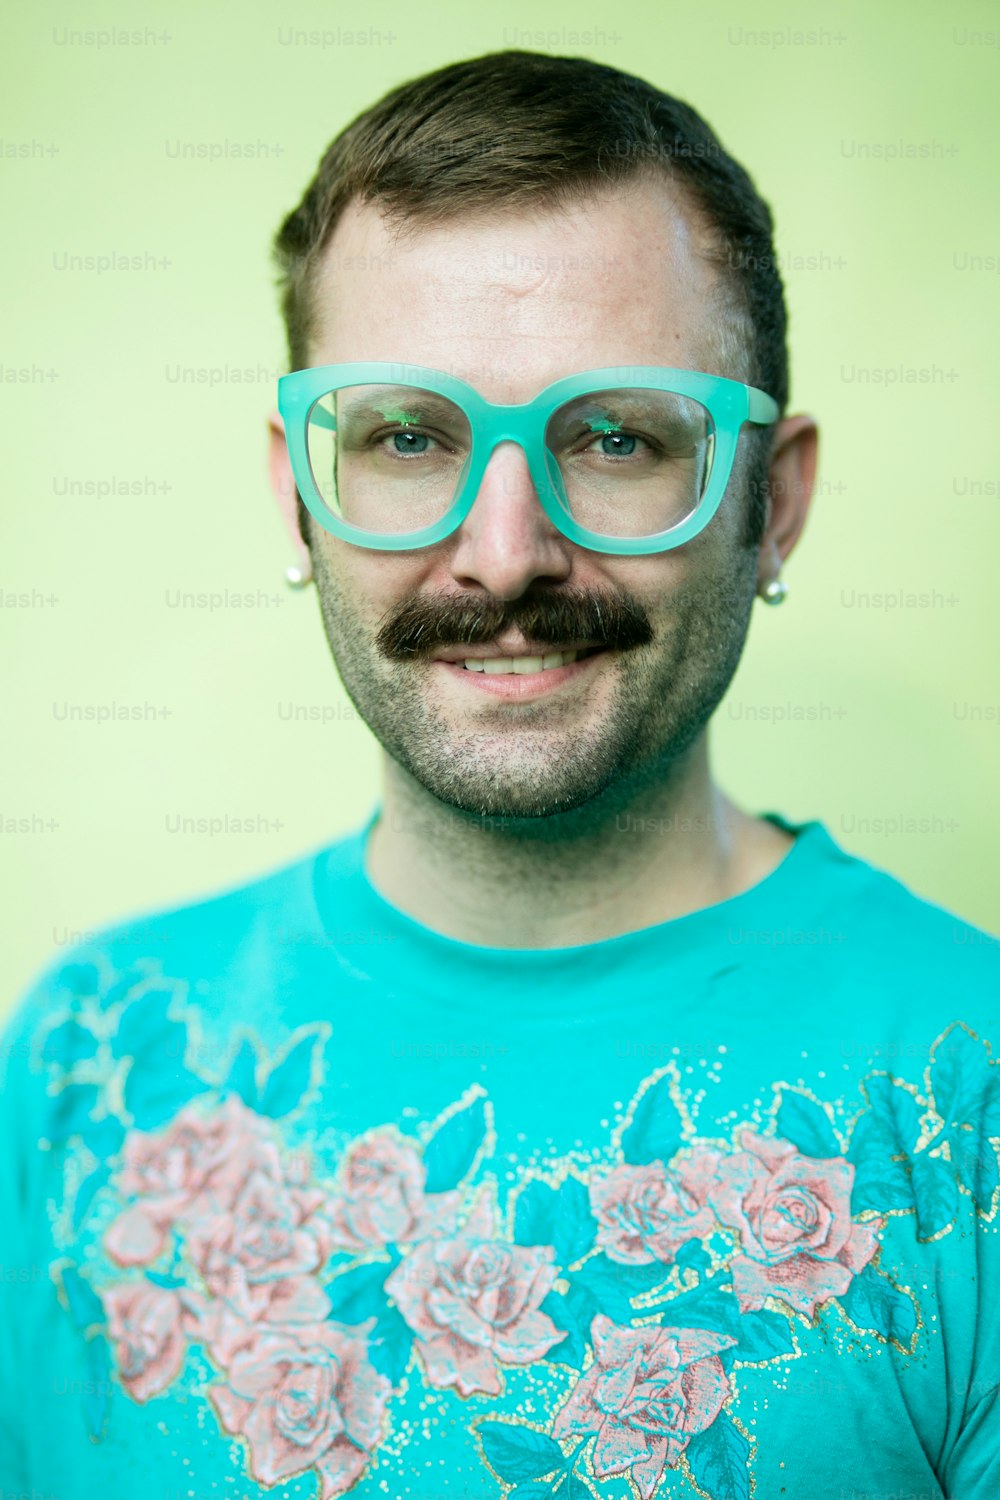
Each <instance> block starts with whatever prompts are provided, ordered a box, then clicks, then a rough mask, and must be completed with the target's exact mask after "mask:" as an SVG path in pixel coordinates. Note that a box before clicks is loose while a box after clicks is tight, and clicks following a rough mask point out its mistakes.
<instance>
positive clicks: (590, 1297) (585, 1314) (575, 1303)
mask: <svg viewBox="0 0 1000 1500" xmlns="http://www.w3.org/2000/svg"><path fill="white" fill-rule="evenodd" d="M539 1308H540V1311H542V1312H543V1313H545V1314H546V1315H547V1316H548V1317H550V1318H551V1319H552V1321H553V1323H554V1324H555V1325H556V1327H557V1328H564V1329H565V1330H566V1337H565V1338H564V1339H563V1340H562V1342H561V1343H558V1344H554V1345H553V1347H552V1348H551V1349H550V1350H549V1352H548V1354H547V1355H546V1356H545V1357H546V1359H550V1360H555V1362H556V1363H557V1364H560V1365H570V1366H571V1367H572V1368H573V1369H574V1370H582V1369H583V1364H584V1359H585V1357H586V1353H587V1350H588V1348H589V1347H590V1325H591V1323H592V1322H593V1320H594V1318H595V1317H596V1316H597V1314H598V1313H599V1312H600V1311H601V1305H600V1303H599V1302H598V1300H597V1298H596V1297H595V1295H594V1293H593V1292H592V1291H590V1289H589V1288H588V1287H586V1286H581V1285H580V1284H579V1283H577V1282H571V1283H570V1287H569V1290H568V1291H567V1292H566V1293H565V1294H563V1293H562V1292H550V1293H549V1295H548V1296H547V1297H546V1298H545V1299H544V1301H542V1302H541V1303H540V1304H539ZM631 1314H632V1309H631V1308H629V1317H631Z"/></svg>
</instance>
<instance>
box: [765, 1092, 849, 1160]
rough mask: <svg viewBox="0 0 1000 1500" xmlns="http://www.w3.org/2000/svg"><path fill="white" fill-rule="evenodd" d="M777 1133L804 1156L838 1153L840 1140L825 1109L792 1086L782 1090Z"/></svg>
mask: <svg viewBox="0 0 1000 1500" xmlns="http://www.w3.org/2000/svg"><path fill="white" fill-rule="evenodd" d="M776 1123H777V1131H778V1135H779V1136H781V1137H782V1138H783V1139H784V1140H786V1141H791V1143H792V1145H793V1146H796V1147H798V1150H799V1151H800V1152H801V1154H802V1155H803V1156H813V1157H820V1158H822V1157H828V1156H839V1155H840V1154H841V1151H840V1143H839V1141H838V1140H837V1137H836V1135H835V1134H834V1131H833V1126H832V1125H831V1124H830V1121H829V1118H828V1116H827V1113H826V1111H825V1110H824V1109H823V1108H822V1106H821V1105H819V1104H817V1103H816V1101H815V1099H810V1098H809V1097H808V1096H807V1095H806V1094H800V1093H798V1092H797V1091H796V1090H795V1089H785V1090H783V1091H782V1095H781V1105H780V1107H779V1109H778V1115H777V1122H776Z"/></svg>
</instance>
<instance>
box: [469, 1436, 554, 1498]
mask: <svg viewBox="0 0 1000 1500" xmlns="http://www.w3.org/2000/svg"><path fill="white" fill-rule="evenodd" d="M478 1431H479V1439H480V1442H481V1443H482V1445H483V1452H484V1453H485V1455H486V1461H487V1463H488V1464H489V1465H490V1468H491V1469H493V1470H494V1472H495V1473H496V1474H498V1475H499V1476H500V1478H501V1479H503V1480H504V1481H505V1482H506V1483H507V1484H521V1483H522V1482H523V1481H524V1480H527V1479H541V1478H542V1477H543V1476H544V1475H546V1474H551V1473H552V1471H553V1469H562V1468H563V1467H564V1466H565V1463H566V1459H565V1456H564V1455H563V1451H562V1449H561V1448H560V1446H559V1444H558V1443H557V1442H556V1441H555V1439H554V1438H550V1437H547V1436H546V1434H545V1433H544V1432H536V1431H535V1430H534V1428H533V1427H518V1426H515V1425H514V1424H513V1423H510V1422H482V1423H480V1425H479V1429H478ZM543 1493H544V1492H543Z"/></svg>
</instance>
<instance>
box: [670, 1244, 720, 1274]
mask: <svg viewBox="0 0 1000 1500" xmlns="http://www.w3.org/2000/svg"><path fill="white" fill-rule="evenodd" d="M674 1264H675V1265H676V1266H677V1268H678V1269H679V1270H681V1271H694V1273H695V1275H696V1276H700V1275H701V1274H702V1272H703V1271H707V1270H709V1269H710V1267H711V1264H712V1257H711V1256H710V1255H709V1253H708V1251H707V1250H706V1249H705V1246H704V1245H703V1244H702V1242H701V1240H688V1241H687V1243H686V1244H684V1245H681V1247H680V1249H679V1250H678V1251H677V1254H676V1255H675V1256H674Z"/></svg>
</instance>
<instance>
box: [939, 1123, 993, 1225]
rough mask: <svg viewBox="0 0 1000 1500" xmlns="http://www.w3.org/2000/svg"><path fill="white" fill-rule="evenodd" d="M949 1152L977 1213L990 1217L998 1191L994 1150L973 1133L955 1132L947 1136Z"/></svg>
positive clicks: (968, 1131) (966, 1131)
mask: <svg viewBox="0 0 1000 1500" xmlns="http://www.w3.org/2000/svg"><path fill="white" fill-rule="evenodd" d="M948 1150H949V1152H950V1155H951V1160H952V1164H953V1166H954V1168H955V1170H956V1171H957V1173H958V1176H959V1180H960V1181H961V1183H962V1186H963V1187H964V1188H965V1190H966V1192H967V1193H969V1194H971V1196H972V1198H973V1199H974V1200H975V1204H976V1207H977V1208H978V1209H979V1212H980V1213H982V1214H989V1213H991V1212H992V1209H993V1197H994V1194H995V1193H996V1190H997V1188H998V1187H1000V1171H998V1164H997V1150H996V1147H995V1146H992V1145H991V1144H990V1143H989V1141H987V1140H984V1139H983V1138H982V1137H981V1136H979V1135H978V1134H977V1133H976V1132H975V1131H971V1130H955V1131H953V1132H952V1133H951V1134H950V1135H949V1136H948Z"/></svg>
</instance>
